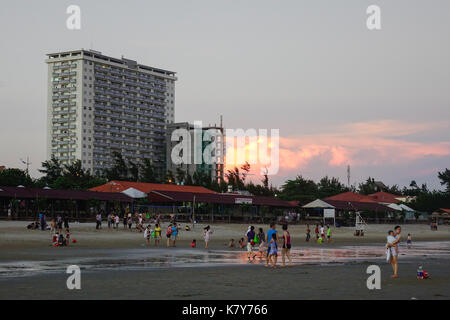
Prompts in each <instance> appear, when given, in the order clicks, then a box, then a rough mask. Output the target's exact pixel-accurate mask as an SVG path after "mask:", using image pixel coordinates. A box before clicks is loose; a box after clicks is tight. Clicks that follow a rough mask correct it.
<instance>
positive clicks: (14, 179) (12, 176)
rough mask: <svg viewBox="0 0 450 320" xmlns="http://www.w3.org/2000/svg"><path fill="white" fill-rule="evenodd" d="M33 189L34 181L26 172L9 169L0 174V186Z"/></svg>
mask: <svg viewBox="0 0 450 320" xmlns="http://www.w3.org/2000/svg"><path fill="white" fill-rule="evenodd" d="M20 185H22V186H24V187H32V186H33V185H34V184H33V179H31V177H30V176H29V175H28V173H27V172H26V171H25V170H20V169H15V168H8V169H4V170H3V171H1V172H0V186H5V187H17V186H20Z"/></svg>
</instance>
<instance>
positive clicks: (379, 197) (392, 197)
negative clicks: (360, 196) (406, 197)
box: [369, 191, 400, 203]
mask: <svg viewBox="0 0 450 320" xmlns="http://www.w3.org/2000/svg"><path fill="white" fill-rule="evenodd" d="M369 197H371V198H372V199H373V200H375V201H376V202H385V203H399V202H400V201H399V200H397V199H396V198H399V197H400V196H398V195H396V194H392V193H387V192H384V191H381V192H376V193H372V194H369Z"/></svg>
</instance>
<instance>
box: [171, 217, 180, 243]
mask: <svg viewBox="0 0 450 320" xmlns="http://www.w3.org/2000/svg"><path fill="white" fill-rule="evenodd" d="M177 236H178V226H177V223H176V222H174V223H173V225H172V233H171V234H170V237H171V238H172V246H173V247H175V242H176V241H177Z"/></svg>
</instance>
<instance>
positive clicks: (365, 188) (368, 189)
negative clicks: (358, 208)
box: [358, 177, 377, 195]
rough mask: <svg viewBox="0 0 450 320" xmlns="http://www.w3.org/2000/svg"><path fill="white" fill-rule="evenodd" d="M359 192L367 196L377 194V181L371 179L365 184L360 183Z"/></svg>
mask: <svg viewBox="0 0 450 320" xmlns="http://www.w3.org/2000/svg"><path fill="white" fill-rule="evenodd" d="M358 192H359V193H361V194H365V195H367V194H372V193H375V192H377V187H376V184H375V179H374V178H371V177H369V178H367V180H366V181H365V182H364V183H360V184H359V186H358Z"/></svg>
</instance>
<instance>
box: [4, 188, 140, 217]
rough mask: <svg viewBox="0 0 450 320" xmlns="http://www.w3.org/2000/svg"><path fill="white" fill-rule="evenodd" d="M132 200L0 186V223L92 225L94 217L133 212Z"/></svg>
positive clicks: (110, 194) (110, 195)
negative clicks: (41, 219)
mask: <svg viewBox="0 0 450 320" xmlns="http://www.w3.org/2000/svg"><path fill="white" fill-rule="evenodd" d="M133 201H134V199H133V198H131V197H129V196H127V195H125V194H123V193H116V192H93V191H80V190H54V189H48V188H44V189H40V188H25V187H3V186H0V219H6V218H9V219H15V220H35V219H36V218H37V217H38V215H39V214H40V213H44V214H45V215H46V216H47V218H55V217H57V216H58V215H61V216H62V217H64V216H66V217H68V218H69V219H70V221H79V222H85V221H91V220H93V219H94V218H95V215H96V214H97V213H99V212H102V213H103V214H104V215H105V214H106V213H109V212H111V211H114V212H116V213H119V214H120V215H121V216H123V214H124V213H125V212H126V210H128V209H132V204H133Z"/></svg>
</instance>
